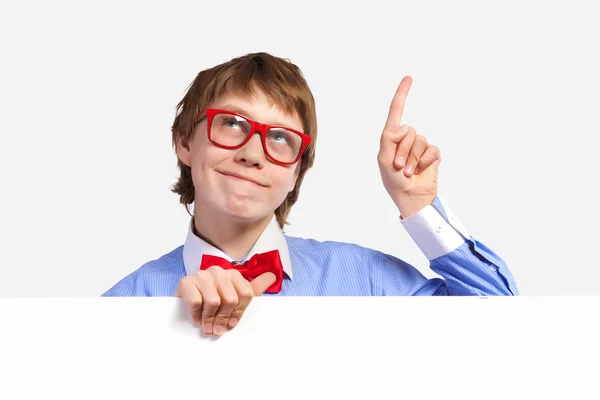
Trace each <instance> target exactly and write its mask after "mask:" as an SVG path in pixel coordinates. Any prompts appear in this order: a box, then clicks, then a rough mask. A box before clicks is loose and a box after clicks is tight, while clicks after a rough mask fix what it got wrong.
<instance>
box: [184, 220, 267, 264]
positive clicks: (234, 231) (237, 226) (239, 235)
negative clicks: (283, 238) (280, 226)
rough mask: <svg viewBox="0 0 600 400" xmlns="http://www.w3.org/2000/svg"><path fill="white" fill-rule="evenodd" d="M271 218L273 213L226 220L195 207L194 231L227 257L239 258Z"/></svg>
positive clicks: (246, 252)
mask: <svg viewBox="0 0 600 400" xmlns="http://www.w3.org/2000/svg"><path fill="white" fill-rule="evenodd" d="M271 218H273V215H270V216H267V217H265V218H262V219H259V220H257V221H252V222H247V221H236V220H233V219H230V220H228V219H226V218H225V219H224V218H223V217H222V216H218V215H215V213H214V212H213V213H204V212H202V210H198V209H197V208H196V209H195V210H194V233H195V234H196V235H197V236H198V237H199V238H200V239H202V240H204V241H206V242H208V243H209V244H211V245H213V246H215V247H216V248H217V249H219V250H221V251H222V252H223V253H225V254H227V255H228V256H229V257H231V258H233V259H235V260H241V259H243V258H244V257H245V256H246V254H248V252H250V249H252V246H254V244H255V243H256V241H257V240H258V238H259V237H260V235H261V234H262V233H263V231H264V230H265V228H266V227H267V225H268V224H269V222H271ZM224 221H226V222H225V223H224Z"/></svg>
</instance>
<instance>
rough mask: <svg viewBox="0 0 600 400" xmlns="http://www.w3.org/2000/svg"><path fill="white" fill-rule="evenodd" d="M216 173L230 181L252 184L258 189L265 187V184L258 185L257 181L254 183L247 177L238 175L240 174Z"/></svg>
mask: <svg viewBox="0 0 600 400" xmlns="http://www.w3.org/2000/svg"><path fill="white" fill-rule="evenodd" d="M217 172H218V173H219V174H221V175H223V176H226V177H228V178H230V179H234V180H237V181H244V182H249V183H252V184H254V185H256V186H258V187H267V185H265V184H262V183H260V182H258V181H255V180H254V179H252V178H248V177H245V176H243V175H240V174H236V173H233V172H224V171H217Z"/></svg>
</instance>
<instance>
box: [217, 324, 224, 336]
mask: <svg viewBox="0 0 600 400" xmlns="http://www.w3.org/2000/svg"><path fill="white" fill-rule="evenodd" d="M223 332H225V329H223V327H222V326H221V325H217V326H215V335H219V336H220V335H222V334H223Z"/></svg>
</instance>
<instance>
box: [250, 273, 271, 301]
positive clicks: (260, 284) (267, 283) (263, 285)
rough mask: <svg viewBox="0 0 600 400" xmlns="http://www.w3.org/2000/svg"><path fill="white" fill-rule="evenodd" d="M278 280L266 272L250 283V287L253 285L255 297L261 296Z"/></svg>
mask: <svg viewBox="0 0 600 400" xmlns="http://www.w3.org/2000/svg"><path fill="white" fill-rule="evenodd" d="M276 280H277V277H276V276H275V274H274V273H272V272H265V273H264V274H262V275H259V276H257V277H256V278H254V279H253V280H252V282H250V285H252V289H253V290H254V295H255V296H260V295H261V294H263V293H264V292H265V290H267V289H268V288H269V287H271V285H272V284H274V283H275V281H276Z"/></svg>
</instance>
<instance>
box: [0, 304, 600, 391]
mask: <svg viewBox="0 0 600 400" xmlns="http://www.w3.org/2000/svg"><path fill="white" fill-rule="evenodd" d="M599 309H600V297H562V298H558V297H517V298H475V297H473V298H467V297H455V298H376V297H354V298H350V297H327V298H266V297H265V298H256V299H254V300H253V302H252V303H251V304H250V307H249V308H248V310H247V312H246V314H245V316H244V317H243V318H242V320H241V321H240V324H239V325H238V326H237V327H236V328H235V329H234V330H232V331H230V332H228V333H226V334H225V335H224V336H222V337H220V338H216V339H215V338H213V337H208V336H204V335H203V334H201V333H200V331H199V328H197V327H196V326H194V325H193V324H192V323H191V321H190V318H189V317H188V312H187V308H186V305H185V303H183V301H182V300H180V299H177V298H35V299H33V298H31V299H30V298H14V299H0V321H1V324H2V328H1V330H0V381H1V382H0V398H2V399H9V398H10V399H25V398H33V397H38V398H42V397H44V398H61V399H65V398H68V399H71V398H72V399H91V398H94V399H96V398H98V399H113V398H127V399H136V398H144V399H147V398H161V399H173V398H177V396H186V397H185V398H195V399H196V398H197V399H201V398H209V397H210V398H216V397H218V398H263V399H265V398H281V399H291V398H294V399H295V398H298V399H305V398H345V397H352V398H381V399H383V398H406V396H407V395H412V396H414V397H413V398H417V397H418V398H424V397H427V398H430V397H434V396H444V397H445V398H460V399H481V398H486V399H490V398H492V399H495V398H497V399H505V398H541V397H540V396H546V395H551V396H552V397H553V398H577V399H586V398H590V399H591V398H595V399H597V398H599V397H598V396H599V395H600V390H599V389H598V387H597V386H596V384H595V383H594V381H595V380H597V378H598V376H600V368H599V366H598V360H600V350H599V349H600V346H599V345H598V338H600V327H599V324H598V310H599Z"/></svg>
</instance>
